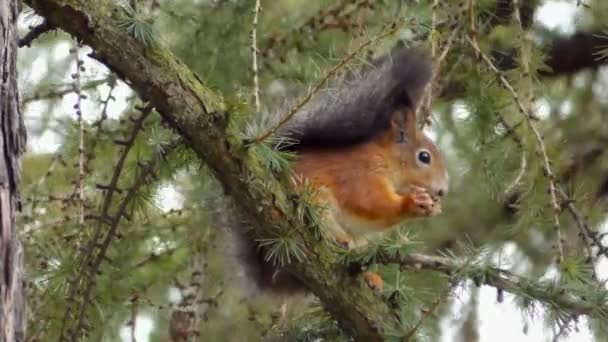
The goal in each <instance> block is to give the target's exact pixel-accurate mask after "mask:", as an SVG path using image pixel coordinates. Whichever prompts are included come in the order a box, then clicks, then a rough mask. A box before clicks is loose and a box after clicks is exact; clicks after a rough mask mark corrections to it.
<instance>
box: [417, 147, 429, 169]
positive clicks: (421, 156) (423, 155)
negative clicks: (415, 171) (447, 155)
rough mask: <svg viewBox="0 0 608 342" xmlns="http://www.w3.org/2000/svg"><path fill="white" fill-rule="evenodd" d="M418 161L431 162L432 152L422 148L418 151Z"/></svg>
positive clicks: (427, 163)
mask: <svg viewBox="0 0 608 342" xmlns="http://www.w3.org/2000/svg"><path fill="white" fill-rule="evenodd" d="M418 161H420V162H421V163H423V164H426V165H429V164H431V154H430V153H429V152H428V151H425V150H422V151H419V152H418Z"/></svg>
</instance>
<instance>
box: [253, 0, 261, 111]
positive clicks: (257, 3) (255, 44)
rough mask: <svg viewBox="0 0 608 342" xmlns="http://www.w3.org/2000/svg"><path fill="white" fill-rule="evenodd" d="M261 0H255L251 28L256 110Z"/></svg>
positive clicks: (258, 101) (258, 92)
mask: <svg viewBox="0 0 608 342" xmlns="http://www.w3.org/2000/svg"><path fill="white" fill-rule="evenodd" d="M260 7H261V6H260V0H256V1H255V8H254V9H253V29H252V30H251V53H252V54H253V61H252V64H253V65H252V66H251V67H252V70H253V96H254V99H255V111H256V112H259V111H260V86H259V84H258V52H259V51H258V38H257V37H258V36H257V31H258V15H259V14H260Z"/></svg>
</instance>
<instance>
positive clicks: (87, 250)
mask: <svg viewBox="0 0 608 342" xmlns="http://www.w3.org/2000/svg"><path fill="white" fill-rule="evenodd" d="M151 112H152V106H148V107H146V108H145V109H144V110H143V111H142V114H141V116H140V118H139V119H137V120H136V121H135V123H134V124H133V127H132V128H131V132H130V133H129V137H128V138H127V141H128V142H129V144H128V145H126V146H125V147H124V149H123V151H122V153H121V155H120V157H119V158H118V162H117V163H116V165H115V167H114V171H113V174H112V178H111V180H110V183H109V185H108V186H107V189H108V190H107V191H106V192H105V194H104V199H103V204H102V208H101V212H100V214H99V216H98V220H97V225H96V227H95V232H94V233H93V237H92V238H91V240H90V241H89V243H88V244H87V246H85V247H84V255H83V256H82V260H81V265H82V267H92V266H89V265H91V264H92V261H93V259H94V253H95V250H96V246H97V245H98V243H99V240H100V239H101V238H102V234H103V231H102V228H103V225H104V224H105V223H110V224H112V223H113V221H112V220H109V217H108V214H109V210H110V206H111V204H112V198H113V196H114V193H115V191H116V189H117V187H118V180H119V178H120V176H121V174H122V172H123V170H124V165H125V163H126V160H127V156H128V155H129V151H130V150H131V148H132V147H133V146H134V143H135V139H136V137H137V135H138V134H139V132H140V131H141V129H142V127H143V122H144V120H145V119H146V118H147V117H148V115H149V114H150V113H151ZM119 219H120V218H119ZM87 275H88V274H87V272H78V273H77V275H76V276H75V277H74V278H73V279H71V281H70V289H69V296H70V297H71V298H77V296H78V292H79V291H80V289H79V287H80V286H82V284H83V283H84V278H85V276H87ZM84 301H86V299H84ZM72 314H73V312H72V308H71V307H70V306H69V305H68V307H67V308H66V310H65V313H64V317H63V321H62V327H61V337H60V340H63V339H64V338H65V335H66V334H67V333H68V332H67V330H68V324H69V322H70V320H71V319H70V317H71V316H72ZM72 333H73V334H76V333H77V332H76V331H73V332H72Z"/></svg>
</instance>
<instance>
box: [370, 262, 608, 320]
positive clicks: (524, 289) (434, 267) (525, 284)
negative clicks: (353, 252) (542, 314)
mask: <svg viewBox="0 0 608 342" xmlns="http://www.w3.org/2000/svg"><path fill="white" fill-rule="evenodd" d="M375 261H376V262H379V263H382V264H399V265H402V266H405V267H408V268H413V269H417V270H421V269H422V270H431V271H437V272H442V273H445V274H447V275H450V276H455V275H456V276H460V277H463V278H470V279H473V280H474V281H475V282H476V283H477V285H480V284H485V285H489V286H492V287H495V288H497V289H499V290H504V291H507V292H509V293H512V294H515V295H524V296H527V297H530V298H532V299H535V300H538V301H540V302H543V303H545V304H548V305H554V306H556V307H559V308H560V309H561V310H565V311H567V312H568V313H569V314H571V315H574V316H578V315H591V316H595V317H598V316H600V317H603V318H604V319H606V318H608V317H607V316H608V305H606V303H605V302H603V301H602V303H601V305H599V308H598V303H594V302H593V301H591V300H586V299H584V298H581V296H577V295H576V294H573V293H572V291H571V290H569V291H566V289H565V288H560V287H559V286H557V285H555V284H553V283H546V284H543V283H540V282H533V281H530V280H528V279H526V278H523V277H520V276H517V275H515V274H513V273H511V272H509V271H507V270H503V269H500V268H497V267H485V266H482V265H477V266H476V265H474V264H467V262H466V261H464V262H461V261H457V260H454V259H451V258H447V257H441V256H432V255H425V254H417V253H411V254H407V255H399V254H397V255H388V254H387V253H382V252H380V253H379V254H378V255H377V256H376V257H375Z"/></svg>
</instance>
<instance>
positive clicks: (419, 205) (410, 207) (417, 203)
mask: <svg viewBox="0 0 608 342" xmlns="http://www.w3.org/2000/svg"><path fill="white" fill-rule="evenodd" d="M405 196H406V198H405V200H406V205H407V208H406V211H407V212H409V213H411V214H413V215H415V216H435V215H437V214H440V213H441V205H440V203H439V201H437V200H436V199H434V198H433V197H432V196H431V194H429V192H428V191H427V190H426V189H425V188H422V187H419V186H413V187H412V188H411V190H410V192H409V193H407V194H406V195H405Z"/></svg>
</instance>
